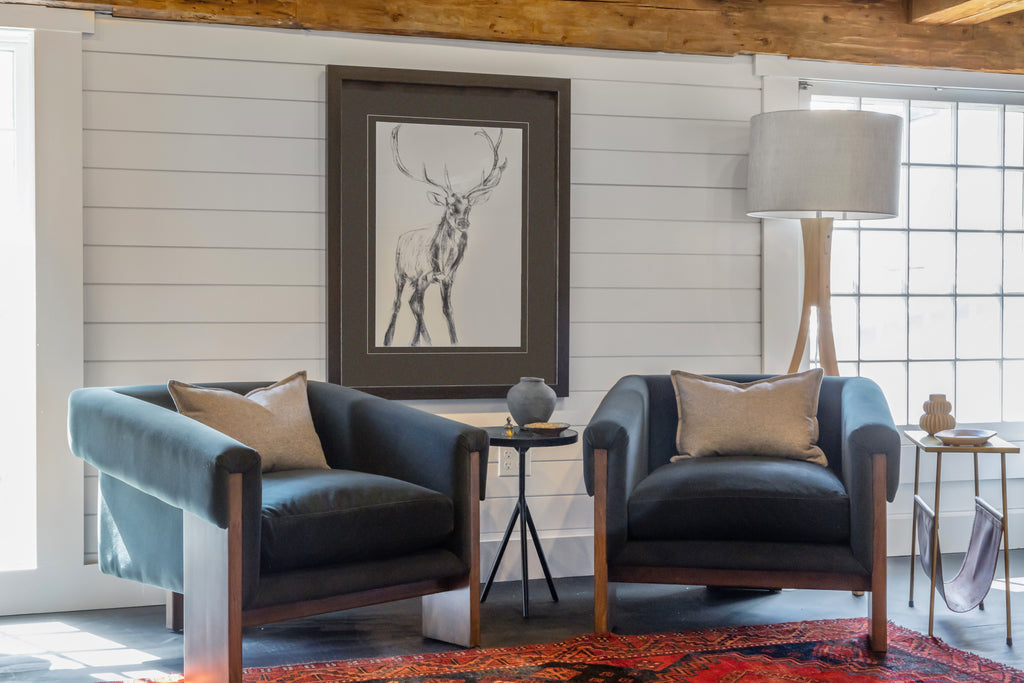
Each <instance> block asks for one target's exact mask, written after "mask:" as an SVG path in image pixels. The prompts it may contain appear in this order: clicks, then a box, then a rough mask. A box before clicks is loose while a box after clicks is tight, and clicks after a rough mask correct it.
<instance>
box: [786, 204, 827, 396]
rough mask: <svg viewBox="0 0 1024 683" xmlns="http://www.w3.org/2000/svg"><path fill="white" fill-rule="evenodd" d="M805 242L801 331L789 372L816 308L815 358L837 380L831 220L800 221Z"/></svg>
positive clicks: (799, 357)
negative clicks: (833, 317) (831, 282)
mask: <svg viewBox="0 0 1024 683" xmlns="http://www.w3.org/2000/svg"><path fill="white" fill-rule="evenodd" d="M800 227H801V230H802V232H803V243H804V300H803V306H802V310H801V311H800V328H799V330H798V331H797V336H796V346H795V347H794V349H793V357H792V359H791V360H790V362H789V372H796V371H797V370H799V369H800V363H801V361H802V360H803V357H804V348H805V347H806V346H807V338H808V336H809V334H810V325H811V309H812V308H817V309H818V359H819V360H820V361H821V367H822V368H823V369H824V370H825V374H826V375H829V376H832V377H837V376H838V375H839V364H838V362H837V360H836V342H835V337H834V336H833V334H832V288H831V284H830V278H831V272H830V271H831V268H832V218H801V219H800Z"/></svg>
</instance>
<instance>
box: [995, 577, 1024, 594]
mask: <svg viewBox="0 0 1024 683" xmlns="http://www.w3.org/2000/svg"><path fill="white" fill-rule="evenodd" d="M992 590H995V591H1005V590H1006V581H1005V580H1004V579H995V580H994V581H992ZM1010 592H1011V593H1024V576H1014V577H1011V578H1010Z"/></svg>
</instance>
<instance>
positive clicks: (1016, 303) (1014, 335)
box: [1003, 296, 1024, 358]
mask: <svg viewBox="0 0 1024 683" xmlns="http://www.w3.org/2000/svg"><path fill="white" fill-rule="evenodd" d="M1003 356H1004V357H1006V358H1024V298H1021V297H1017V296H1008V297H1006V298H1005V299H1003Z"/></svg>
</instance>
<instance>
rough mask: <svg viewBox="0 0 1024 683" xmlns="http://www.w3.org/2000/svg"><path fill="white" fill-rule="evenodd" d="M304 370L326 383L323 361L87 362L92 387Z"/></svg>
mask: <svg viewBox="0 0 1024 683" xmlns="http://www.w3.org/2000/svg"><path fill="white" fill-rule="evenodd" d="M299 370H305V371H306V373H307V374H308V376H309V378H310V379H315V380H323V379H324V378H325V377H326V376H327V365H326V363H325V361H324V359H323V357H320V358H305V359H303V358H281V359H269V360H266V359H253V360H237V359H228V360H169V361H168V360H156V361H153V360H147V361H122V360H114V361H87V362H86V363H85V385H86V386H90V387H114V386H132V385H135V384H166V383H167V380H170V379H178V380H181V381H183V382H263V381H267V382H276V381H277V380H279V379H283V378H285V377H287V376H289V375H291V374H292V373H294V372H298V371H299Z"/></svg>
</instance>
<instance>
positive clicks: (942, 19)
mask: <svg viewBox="0 0 1024 683" xmlns="http://www.w3.org/2000/svg"><path fill="white" fill-rule="evenodd" d="M1021 10H1024V0H910V20H911V21H912V22H914V23H916V24H980V23H982V22H984V21H989V20H991V19H995V18H997V17H1001V16H1003V15H1006V14H1013V13H1014V12H1020V11H1021Z"/></svg>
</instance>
